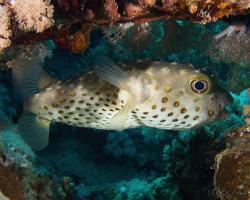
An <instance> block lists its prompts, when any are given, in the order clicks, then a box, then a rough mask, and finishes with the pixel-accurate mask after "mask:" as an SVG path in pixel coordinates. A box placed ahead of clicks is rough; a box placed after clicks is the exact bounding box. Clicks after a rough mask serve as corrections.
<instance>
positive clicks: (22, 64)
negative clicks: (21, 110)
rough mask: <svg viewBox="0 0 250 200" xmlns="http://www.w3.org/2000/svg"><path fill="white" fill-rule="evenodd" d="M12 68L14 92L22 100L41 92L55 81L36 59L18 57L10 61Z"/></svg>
mask: <svg viewBox="0 0 250 200" xmlns="http://www.w3.org/2000/svg"><path fill="white" fill-rule="evenodd" d="M8 64H9V66H10V67H11V68H12V81H13V87H14V93H15V94H16V95H17V97H19V98H20V99H21V100H25V99H27V98H29V97H30V96H32V95H33V94H37V93H39V92H40V91H41V90H42V89H43V88H45V87H46V86H48V85H50V84H51V83H52V82H54V79H53V78H52V77H51V76H49V75H48V74H47V73H46V72H45V70H44V69H43V68H42V67H41V66H40V65H39V64H38V63H37V62H35V61H33V60H29V59H25V58H23V59H17V60H14V61H11V62H9V63H8Z"/></svg>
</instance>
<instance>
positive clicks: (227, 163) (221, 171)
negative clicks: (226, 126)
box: [214, 125, 250, 200]
mask: <svg viewBox="0 0 250 200" xmlns="http://www.w3.org/2000/svg"><path fill="white" fill-rule="evenodd" d="M249 134H250V126H249V125H248V126H243V127H241V128H238V129H236V130H233V131H232V132H230V133H228V134H227V135H226V137H227V140H228V143H229V147H227V148H226V149H225V150H224V151H222V152H221V153H220V154H218V155H217V156H216V164H215V166H216V172H215V175H214V185H215V188H216V193H217V195H218V197H220V199H221V200H231V199H240V200H244V199H246V200H247V199H249V197H250V196H249V191H250V185H249V178H250V177H249V175H250V171H249V170H250V154H249V152H250V151H249V150H250V145H249V139H250V138H249Z"/></svg>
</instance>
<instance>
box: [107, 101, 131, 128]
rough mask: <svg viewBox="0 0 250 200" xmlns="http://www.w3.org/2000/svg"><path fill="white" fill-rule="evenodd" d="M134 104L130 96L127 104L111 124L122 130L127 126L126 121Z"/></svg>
mask: <svg viewBox="0 0 250 200" xmlns="http://www.w3.org/2000/svg"><path fill="white" fill-rule="evenodd" d="M133 108H134V104H133V102H132V99H131V98H129V99H128V101H127V103H126V105H125V106H124V107H123V108H122V109H121V110H120V111H119V112H118V113H117V114H116V115H115V116H114V117H113V118H112V119H111V122H110V125H111V127H112V128H113V129H115V130H118V131H122V130H124V129H125V128H126V121H127V118H128V116H129V113H130V112H131V111H132V110H133Z"/></svg>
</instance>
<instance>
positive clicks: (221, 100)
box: [217, 91, 233, 120]
mask: <svg viewBox="0 0 250 200" xmlns="http://www.w3.org/2000/svg"><path fill="white" fill-rule="evenodd" d="M217 98H218V105H219V116H218V118H219V119H222V120H223V119H226V118H227V117H228V115H229V111H228V109H227V106H228V105H230V104H232V103H233V97H232V96H231V94H230V93H229V92H227V91H222V92H221V93H220V94H219V95H218V96H217Z"/></svg>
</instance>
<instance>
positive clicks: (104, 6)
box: [0, 0, 249, 52]
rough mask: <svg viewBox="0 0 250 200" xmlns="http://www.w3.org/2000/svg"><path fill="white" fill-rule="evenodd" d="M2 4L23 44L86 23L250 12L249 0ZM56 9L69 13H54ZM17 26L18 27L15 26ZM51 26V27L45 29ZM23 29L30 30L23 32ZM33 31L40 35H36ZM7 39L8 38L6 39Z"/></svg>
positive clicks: (201, 18) (207, 18) (205, 19)
mask: <svg viewBox="0 0 250 200" xmlns="http://www.w3.org/2000/svg"><path fill="white" fill-rule="evenodd" d="M0 5H1V6H2V7H7V9H9V10H10V11H11V15H9V14H8V13H7V12H6V11H5V12H2V14H1V16H4V18H5V19H7V21H10V20H11V21H13V22H14V21H15V22H16V23H12V26H11V29H12V32H15V35H14V37H13V38H10V36H8V37H7V39H11V40H12V41H13V42H14V43H22V44H23V43H32V42H34V41H36V42H39V41H43V40H46V39H55V38H56V37H62V38H63V37H67V36H69V35H71V34H73V33H75V32H78V31H80V29H81V26H82V24H89V25H91V26H92V25H97V26H99V27H102V26H106V27H107V26H109V25H110V24H117V23H128V22H132V23H138V24H142V23H145V22H151V21H155V20H161V19H163V20H168V19H192V20H193V21H195V22H200V23H203V24H206V23H210V22H214V21H217V20H218V19H221V18H222V17H224V16H229V15H236V14H244V13H248V12H249V10H248V8H249V2H248V1H247V0H240V1H234V0H233V1H222V0H211V1H205V0H185V1H175V0H171V1H169V0H167V1H165V0H162V1H155V0H136V1H131V2H130V1H114V0H105V1H99V0H94V1H92V0H85V1H81V0H74V1H69V0H53V1H50V0H36V1H32V0H23V1H22V0H16V1H10V0H4V1H1V2H0ZM31 8H32V9H31ZM54 12H55V13H65V15H63V16H60V17H58V16H59V15H56V16H54ZM5 21H6V20H5ZM16 25H17V27H15V26H16ZM18 28H19V30H18ZM48 28H49V30H47V31H45V30H46V29H48ZM23 30H24V31H29V32H26V33H23V32H22V31H23ZM10 31H11V30H10ZM30 31H35V32H37V33H40V34H34V33H32V32H30ZM41 32H43V33H41ZM9 33H10V32H9ZM83 34H86V33H83ZM4 39H5V40H6V38H4ZM6 42H8V43H6ZM9 45H10V41H5V42H4V43H3V42H2V45H1V46H0V47H1V49H4V48H6V47H8V46H9ZM84 49H85V48H84ZM77 52H78V51H77Z"/></svg>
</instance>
